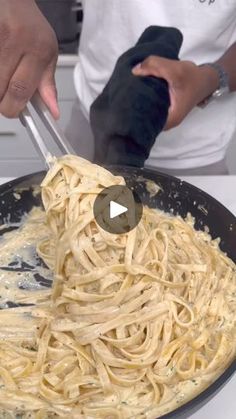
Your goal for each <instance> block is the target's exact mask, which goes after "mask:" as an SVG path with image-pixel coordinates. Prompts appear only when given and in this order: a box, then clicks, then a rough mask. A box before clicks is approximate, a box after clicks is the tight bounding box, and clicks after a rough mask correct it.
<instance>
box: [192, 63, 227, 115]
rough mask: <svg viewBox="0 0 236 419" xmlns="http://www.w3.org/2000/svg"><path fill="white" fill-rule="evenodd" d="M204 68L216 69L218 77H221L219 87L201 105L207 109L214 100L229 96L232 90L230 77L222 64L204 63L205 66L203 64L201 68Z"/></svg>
mask: <svg viewBox="0 0 236 419" xmlns="http://www.w3.org/2000/svg"><path fill="white" fill-rule="evenodd" d="M203 66H209V67H212V68H214V70H216V72H217V73H218V76H219V86H218V87H217V89H216V90H215V91H214V92H213V93H212V94H211V95H210V96H209V97H207V98H206V99H205V100H204V101H203V103H202V104H201V106H203V107H205V106H206V105H208V103H210V102H212V100H214V99H218V98H220V97H222V96H224V95H226V94H228V93H229V92H230V89H229V76H228V74H227V73H226V71H225V70H224V69H223V67H222V66H221V65H220V64H217V63H204V64H201V65H200V66H199V67H203Z"/></svg>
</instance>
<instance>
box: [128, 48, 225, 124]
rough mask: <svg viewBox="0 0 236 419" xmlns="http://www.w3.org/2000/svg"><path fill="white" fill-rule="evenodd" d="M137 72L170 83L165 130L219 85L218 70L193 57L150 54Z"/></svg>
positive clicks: (135, 73)
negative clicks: (174, 58)
mask: <svg viewBox="0 0 236 419" xmlns="http://www.w3.org/2000/svg"><path fill="white" fill-rule="evenodd" d="M132 72H133V74H134V75H136V76H155V77H159V78H162V79H165V80H166V81H167V82H168V85H169V93H170V102H171V105H170V108H169V115H168V118H167V123H166V126H165V130H167V129H170V128H173V127H175V126H177V125H179V124H180V123H181V122H182V121H183V119H184V118H185V117H186V116H187V115H188V113H189V112H190V111H191V110H192V109H193V108H194V107H195V106H196V105H198V104H199V103H201V102H202V101H203V100H204V99H206V98H207V97H208V96H210V95H211V94H212V93H213V92H214V91H215V90H216V89H217V87H218V84H219V78H218V74H217V72H216V71H215V70H214V69H213V68H211V67H210V66H207V65H206V66H202V67H199V66H197V65H196V64H194V63H193V62H190V61H177V60H169V59H166V58H162V57H157V56H150V57H148V58H147V59H146V60H144V61H143V62H142V63H140V64H138V65H137V66H136V67H134V68H133V70H132Z"/></svg>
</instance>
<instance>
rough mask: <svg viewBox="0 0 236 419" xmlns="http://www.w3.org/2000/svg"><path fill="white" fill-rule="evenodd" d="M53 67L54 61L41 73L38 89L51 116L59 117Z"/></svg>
mask: <svg viewBox="0 0 236 419" xmlns="http://www.w3.org/2000/svg"><path fill="white" fill-rule="evenodd" d="M55 67H56V61H55V62H53V63H52V64H50V65H49V66H48V68H47V69H46V71H45V72H44V74H43V78H42V79H41V82H40V84H39V87H38V90H39V93H40V95H41V97H42V99H43V101H44V103H45V104H46V105H47V107H48V109H49V110H50V112H51V114H52V116H53V117H54V118H55V119H59V117H60V111H59V107H58V102H57V89H56V83H55V76H54V74H55Z"/></svg>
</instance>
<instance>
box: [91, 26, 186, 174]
mask: <svg viewBox="0 0 236 419" xmlns="http://www.w3.org/2000/svg"><path fill="white" fill-rule="evenodd" d="M182 41H183V37H182V34H181V32H180V31H179V30H178V29H175V28H166V27H159V26H150V27H148V28H147V29H146V30H145V31H144V32H143V34H142V35H141V37H140V39H139V40H138V42H137V44H136V45H135V46H134V47H133V48H131V49H130V50H128V51H126V52H125V53H124V54H123V55H121V57H120V58H119V59H118V61H117V63H116V66H115V69H114V71H113V74H112V76H111V78H110V80H109V81H108V83H107V85H106V86H105V88H104V90H103V92H102V93H101V94H100V95H99V96H98V98H97V99H96V100H95V101H94V102H93V104H92V106H91V108H90V122H91V127H92V131H93V134H94V139H95V162H96V163H98V164H123V165H130V166H138V167H142V166H143V165H144V162H145V160H146V159H147V158H148V156H149V153H150V150H151V148H152V146H153V144H154V142H155V139H156V137H157V136H158V134H159V133H160V132H161V131H162V129H163V127H164V125H165V123H166V120H167V115H168V109H169V106H170V97H169V91H168V84H167V82H166V81H165V80H164V79H161V78H157V77H152V76H151V77H150V76H148V77H139V76H134V75H133V74H132V72H131V70H132V68H133V67H134V66H135V65H137V64H139V63H140V62H142V61H143V60H144V59H145V58H147V57H149V56H150V55H158V56H160V57H165V58H169V59H174V60H177V59H178V54H179V51H180V48H181V45H182Z"/></svg>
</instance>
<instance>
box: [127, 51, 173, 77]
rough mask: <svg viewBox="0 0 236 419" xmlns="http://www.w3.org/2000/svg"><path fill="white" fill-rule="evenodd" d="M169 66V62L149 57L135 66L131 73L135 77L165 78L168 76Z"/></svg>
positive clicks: (160, 58)
mask: <svg viewBox="0 0 236 419" xmlns="http://www.w3.org/2000/svg"><path fill="white" fill-rule="evenodd" d="M170 66H171V60H167V59H165V58H162V57H157V56H150V57H148V58H146V59H145V60H144V61H143V62H142V63H140V64H138V65H137V66H135V67H134V68H133V70H132V73H133V74H134V75H135V76H143V77H145V76H155V77H160V78H164V76H165V78H166V76H167V74H168V67H170Z"/></svg>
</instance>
